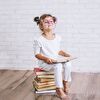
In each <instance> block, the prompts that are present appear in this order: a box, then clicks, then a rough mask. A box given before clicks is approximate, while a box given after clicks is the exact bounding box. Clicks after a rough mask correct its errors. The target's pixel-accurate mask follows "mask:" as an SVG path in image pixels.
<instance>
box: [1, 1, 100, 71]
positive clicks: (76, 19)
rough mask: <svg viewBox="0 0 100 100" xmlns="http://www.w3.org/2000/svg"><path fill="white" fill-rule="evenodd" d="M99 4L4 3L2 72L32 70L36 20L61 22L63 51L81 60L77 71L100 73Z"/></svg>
mask: <svg viewBox="0 0 100 100" xmlns="http://www.w3.org/2000/svg"><path fill="white" fill-rule="evenodd" d="M99 12H100V1H99V0H0V69H2V68H9V69H32V68H33V67H34V61H33V40H34V37H35V36H38V33H39V30H38V27H37V26H36V23H34V22H33V21H32V20H33V17H35V16H38V15H41V14H44V13H50V14H53V15H55V16H56V17H57V18H58V23H57V27H56V30H55V32H56V33H57V34H61V36H62V37H63V41H62V47H63V48H64V49H65V50H68V51H69V52H70V53H72V54H73V55H74V56H77V57H78V59H77V60H75V61H73V71H80V72H81V71H89V72H90V71H91V72H92V71H94V72H97V71H100V67H99V61H100V56H99V55H100V40H99V38H100V13H99Z"/></svg>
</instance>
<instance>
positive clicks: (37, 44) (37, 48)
mask: <svg viewBox="0 0 100 100" xmlns="http://www.w3.org/2000/svg"><path fill="white" fill-rule="evenodd" d="M41 47H42V46H41V43H40V42H39V41H38V40H34V54H35V55H36V54H39V53H41Z"/></svg>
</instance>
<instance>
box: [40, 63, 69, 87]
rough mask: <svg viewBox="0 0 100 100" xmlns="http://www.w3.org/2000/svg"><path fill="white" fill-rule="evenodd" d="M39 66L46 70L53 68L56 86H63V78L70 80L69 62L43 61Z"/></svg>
mask: <svg viewBox="0 0 100 100" xmlns="http://www.w3.org/2000/svg"><path fill="white" fill-rule="evenodd" d="M40 67H42V68H43V69H44V70H47V71H52V70H54V75H55V84H56V87H58V88H62V87H63V82H62V81H63V80H65V81H68V82H70V81H71V62H66V63H57V64H47V63H43V64H42V65H41V66H40ZM62 73H63V74H62Z"/></svg>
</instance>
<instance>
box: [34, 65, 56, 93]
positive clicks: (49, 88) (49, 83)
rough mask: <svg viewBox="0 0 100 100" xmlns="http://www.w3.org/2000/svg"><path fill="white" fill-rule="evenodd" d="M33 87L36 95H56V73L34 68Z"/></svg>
mask: <svg viewBox="0 0 100 100" xmlns="http://www.w3.org/2000/svg"><path fill="white" fill-rule="evenodd" d="M33 87H34V88H35V92H36V93H54V92H55V89H56V86H55V81H54V72H53V71H45V70H43V69H42V68H39V67H38V68H34V80H33Z"/></svg>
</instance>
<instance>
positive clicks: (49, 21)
mask: <svg viewBox="0 0 100 100" xmlns="http://www.w3.org/2000/svg"><path fill="white" fill-rule="evenodd" d="M54 27H55V22H54V21H53V18H52V17H46V18H45V19H44V20H42V28H43V30H44V31H45V30H47V31H50V30H53V29H54Z"/></svg>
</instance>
